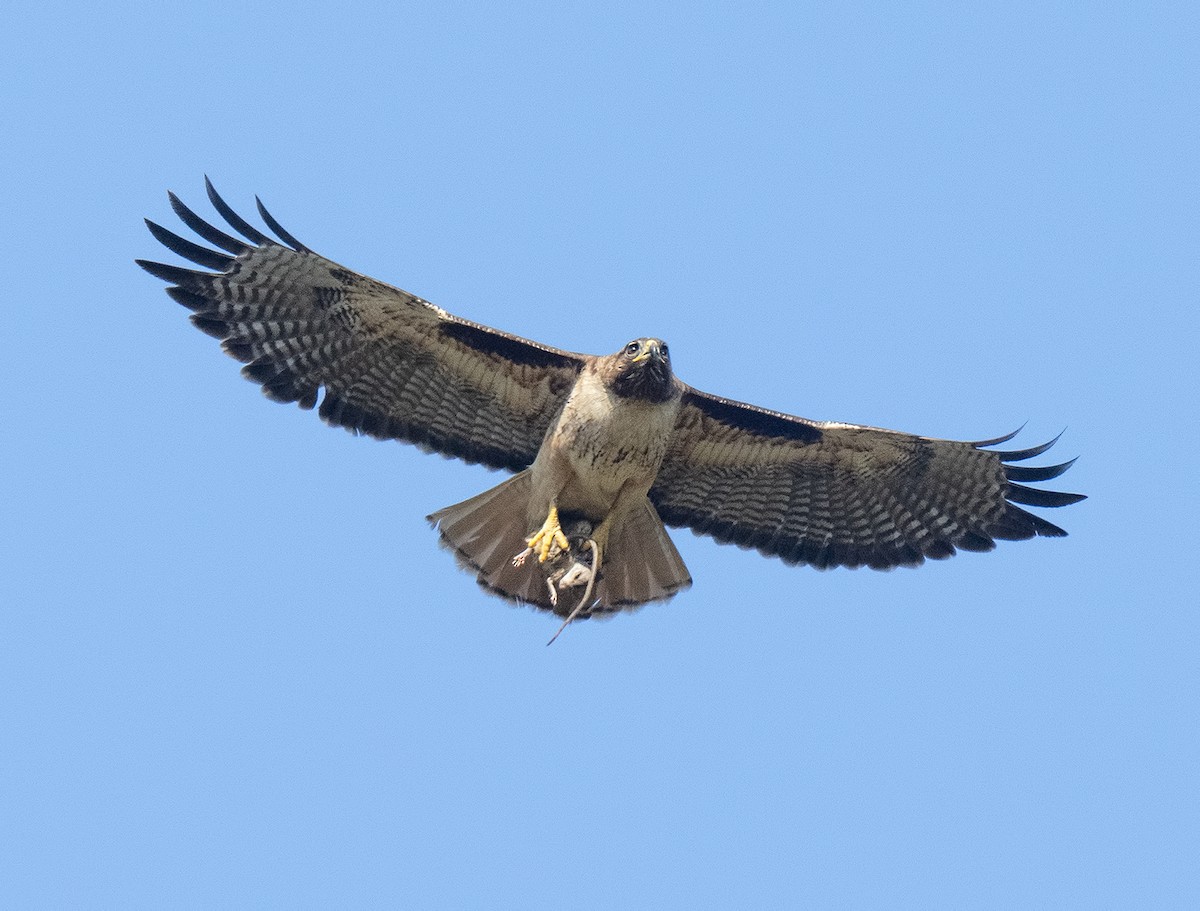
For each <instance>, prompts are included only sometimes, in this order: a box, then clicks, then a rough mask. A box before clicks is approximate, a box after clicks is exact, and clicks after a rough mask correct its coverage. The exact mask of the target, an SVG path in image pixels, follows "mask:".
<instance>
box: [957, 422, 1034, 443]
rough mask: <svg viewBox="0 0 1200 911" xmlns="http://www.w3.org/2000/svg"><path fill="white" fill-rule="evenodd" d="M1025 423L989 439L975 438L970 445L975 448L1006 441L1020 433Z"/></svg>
mask: <svg viewBox="0 0 1200 911" xmlns="http://www.w3.org/2000/svg"><path fill="white" fill-rule="evenodd" d="M1028 423H1029V422H1028V421H1026V422H1025V424H1028ZM1025 424H1022V425H1021V426H1020V427H1018V428H1017V429H1016V430H1014V431H1013V432H1012V433H1006V434H1004V436H1002V437H996V438H994V439H991V440H976V441H975V442H974V443H972V444H971V445H972V446H974V447H975V448H976V449H982V448H983V447H984V446H995V445H997V444H999V443H1007V442H1008V441H1009V440H1011V439H1012V438H1013V437H1015V436H1016V435H1017V434H1018V433H1020V432H1021V431H1022V430H1024V429H1025Z"/></svg>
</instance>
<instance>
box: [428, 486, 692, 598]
mask: <svg viewBox="0 0 1200 911" xmlns="http://www.w3.org/2000/svg"><path fill="white" fill-rule="evenodd" d="M531 491H532V483H531V479H530V475H529V471H528V470H526V471H522V472H521V473H520V474H516V475H514V476H513V477H511V478H509V479H508V480H506V481H504V482H502V483H500V484H498V485H496V486H495V487H493V488H491V489H490V490H485V491H484V492H483V493H481V494H478V495H476V496H474V497H471V498H470V499H468V500H463V501H462V502H461V503H456V504H454V505H453V506H447V507H446V508H445V509H439V510H438V511H437V512H435V513H433V514H431V515H430V516H429V517H428V518H429V521H430V523H432V524H433V525H434V527H435V528H437V530H438V532H439V534H440V535H441V543H442V545H443V546H444V547H446V548H447V549H449V550H450V551H451V552H452V553H453V554H454V556H455V558H456V559H457V561H458V563H459V565H460V566H461V567H462V568H463V569H465V570H466V571H468V572H470V573H473V574H474V575H475V577H476V580H477V581H478V582H479V584H480V585H481V586H482V587H483V588H485V589H487V590H488V591H489V592H492V593H493V594H496V595H499V596H500V597H502V598H505V599H507V600H509V601H515V602H517V603H519V604H528V605H530V606H532V607H536V608H539V609H540V610H546V611H551V612H553V613H555V614H558V615H559V616H560V617H567V616H569V615H570V614H571V613H572V612H575V611H576V609H577V608H578V611H577V612H576V613H575V616H576V617H577V618H579V619H583V618H585V617H591V616H597V615H604V614H611V613H615V612H616V611H620V610H630V609H633V608H636V607H639V606H641V605H642V604H645V603H647V602H649V601H663V600H666V599H667V598H670V597H671V596H672V595H674V594H675V593H676V592H679V591H682V590H683V589H685V588H687V587H688V586H690V585H691V584H692V580H691V576H690V575H689V574H688V570H687V567H686V566H685V565H684V563H683V559H682V558H681V557H680V556H679V552H678V551H677V550H676V549H675V545H674V544H673V543H672V542H671V539H670V537H668V536H667V530H666V528H664V527H663V524H662V521H661V520H660V519H659V517H658V513H657V512H656V511H655V509H654V507H653V506H652V505H651V504H650V501H649V500H646V501H644V502H643V504H642V506H641V507H639V508H638V509H637V510H635V511H634V512H633V513H632V514H631V515H630V516H628V517H627V518H626V519H625V520H624V521H622V522H619V523H618V524H617V525H616V527H614V529H613V531H612V534H611V536H610V538H609V544H608V547H607V548H606V549H605V550H604V552H603V556H602V561H601V566H600V572H599V576H598V577H597V579H596V581H595V584H594V585H593V586H592V594H591V596H590V600H591V601H592V603H591V604H587V605H583V606H582V607H580V604H579V599H580V598H581V597H583V595H584V592H585V590H586V587H587V586H586V584H585V583H586V581H587V579H588V578H589V574H590V573H591V571H592V565H591V553H592V551H590V550H589V549H588V548H586V547H584V546H583V543H584V541H585V540H586V539H587V538H588V536H589V534H590V532H591V524H590V523H586V522H581V523H580V524H579V525H578V526H577V528H576V529H575V530H571V529H570V528H569V527H568V535H569V536H570V539H571V545H572V550H571V553H570V554H569V555H568V554H561V555H558V556H557V557H554V558H552V559H551V560H549V561H547V562H546V563H539V562H538V561H537V558H536V557H534V556H532V555H530V556H528V557H527V558H526V559H524V560H522V561H520V562H519V563H514V560H513V558H514V557H516V556H517V555H518V554H521V553H522V552H523V551H525V549H526V541H527V539H528V537H529V535H530V534H531V530H530V529H529V528H527V527H526V525H527V523H528V518H527V517H528V512H529V497H530V494H531ZM556 583H557V584H556ZM552 591H553V593H552Z"/></svg>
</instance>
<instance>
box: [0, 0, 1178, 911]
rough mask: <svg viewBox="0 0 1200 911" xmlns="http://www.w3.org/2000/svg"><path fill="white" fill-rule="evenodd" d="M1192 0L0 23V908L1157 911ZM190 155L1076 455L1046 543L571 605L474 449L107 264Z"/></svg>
mask: <svg viewBox="0 0 1200 911" xmlns="http://www.w3.org/2000/svg"><path fill="white" fill-rule="evenodd" d="M1198 25H1200V22H1198V19H1197V15H1196V13H1195V11H1194V9H1193V8H1192V6H1191V5H1189V4H1177V5H1173V4H1156V3H1149V4H1146V3H1137V4H1134V3H1109V4H1104V5H1099V4H1097V5H1080V4H1053V3H1051V4H1042V3H1039V4H1011V3H1010V4H996V5H980V4H972V5H965V6H964V5H961V4H945V5H938V4H917V5H906V6H905V7H904V8H901V6H900V5H896V4H865V5H857V4H856V5H847V4H838V5H829V6H820V7H815V6H808V5H799V4H780V5H749V6H747V5H743V4H737V5H734V4H728V5H725V4H697V5H669V4H658V5H653V4H652V5H644V4H628V5H626V4H605V5H603V9H600V8H597V9H595V10H591V11H582V12H581V11H580V10H578V9H573V8H571V7H570V6H563V5H561V4H521V3H518V4H515V5H513V4H505V5H503V6H501V5H499V4H497V5H494V6H485V5H482V4H457V3H443V4H425V5H420V6H412V5H409V4H395V5H383V4H378V5H365V4H350V5H349V6H348V7H347V6H341V5H338V6H328V7H321V6H304V5H300V6H296V7H291V8H287V9H286V10H285V9H284V8H281V7H279V6H278V4H262V3H246V4H241V5H239V6H237V7H231V6H229V5H228V4H221V5H217V4H208V3H205V2H197V3H193V4H189V5H187V7H186V8H178V9H169V8H167V7H163V6H161V5H152V4H128V3H125V4H123V3H117V4H116V5H115V6H113V7H110V8H109V11H108V12H107V13H106V14H105V15H103V16H100V15H98V14H97V15H89V16H87V17H83V16H81V15H77V14H76V13H73V12H71V11H70V10H67V9H48V8H38V9H36V10H34V9H31V8H25V9H19V10H18V11H17V12H16V13H15V14H14V13H12V12H10V14H9V17H8V19H7V21H6V29H5V32H6V34H5V35H4V37H0V45H2V47H0V50H2V51H3V53H0V104H2V108H3V110H4V111H5V118H4V119H5V122H6V130H5V134H6V138H5V140H4V142H3V143H2V144H0V164H3V173H4V174H5V175H6V180H5V205H4V212H5V214H4V216H3V218H0V232H2V234H3V236H2V240H3V244H2V249H3V250H4V260H3V262H4V265H5V269H4V273H5V279H6V293H5V295H4V297H5V318H4V320H3V328H2V330H0V331H2V332H3V338H4V341H5V345H4V350H5V351H6V352H7V353H6V356H5V358H3V361H2V362H0V374H2V375H3V377H4V380H5V387H6V389H7V391H8V394H7V396H6V406H5V416H6V421H5V424H6V426H7V431H6V434H5V442H4V444H3V446H2V447H0V462H2V463H3V469H4V470H3V476H4V478H5V479H6V480H5V482H4V493H3V513H4V521H3V523H2V524H0V554H2V556H0V565H2V566H3V572H2V573H0V730H2V731H3V732H4V733H3V735H2V738H0V740H2V743H0V818H2V819H3V820H4V821H3V824H2V825H0V904H3V905H5V906H8V907H65V906H72V907H123V908H129V907H213V906H217V905H233V906H239V905H240V906H248V907H251V906H252V907H270V906H276V907H306V906H307V907H328V906H341V907H348V906H366V905H371V906H385V907H386V906H393V907H420V908H467V907H489V908H561V907H574V908H613V907H625V908H651V907H653V908H672V907H678V908H703V907H778V908H784V907H838V908H878V907H914V908H916V907H919V908H935V907H945V908H968V907H985V908H986V907H994V908H1015V907H1096V906H1101V905H1103V906H1108V907H1133V906H1137V907H1156V908H1172V907H1178V908H1183V907H1196V906H1197V905H1198V904H1200V883H1198V877H1197V874H1196V872H1195V871H1196V856H1197V849H1198V846H1200V837H1198V836H1200V831H1198V828H1200V826H1198V824H1197V819H1198V818H1200V814H1198V812H1197V811H1198V806H1197V804H1198V798H1200V782H1198V778H1197V771H1196V769H1197V767H1198V765H1197V762H1198V759H1200V756H1198V753H1200V750H1198V745H1200V743H1198V738H1197V733H1196V730H1197V729H1196V719H1197V709H1198V706H1197V701H1198V699H1197V694H1198V692H1200V688H1198V684H1200V674H1198V673H1197V667H1198V659H1197V655H1198V651H1200V621H1198V619H1197V604H1198V603H1200V598H1197V584H1196V579H1195V567H1196V555H1195V551H1196V543H1197V540H1196V539H1197V535H1196V530H1195V519H1194V516H1195V512H1196V507H1197V505H1198V504H1197V488H1196V481H1195V459H1194V452H1195V443H1196V406H1197V404H1198V402H1197V370H1196V360H1197V356H1196V351H1197V342H1196V338H1197V328H1198V327H1197V319H1196V315H1195V314H1196V298H1197V289H1198V287H1200V283H1198V281H1197V277H1198V276H1197V237H1198V231H1197V227H1198V225H1197V214H1196V213H1197V211H1200V205H1198V203H1200V199H1198V198H1197V195H1198V194H1197V184H1196V162H1197V160H1198V158H1197V152H1198V149H1197V142H1196V134H1195V127H1196V123H1197V122H1198V120H1197V113H1198V112H1197V102H1196V98H1197V71H1196V67H1195V64H1194V62H1193V61H1192V59H1191V52H1190V51H1189V47H1190V48H1191V51H1194V45H1195V37H1196V34H1197V28H1198ZM205 173H207V174H209V175H210V176H211V177H212V179H213V181H214V182H215V183H216V185H217V186H218V188H219V189H220V190H221V191H222V192H223V193H224V194H225V196H226V198H227V199H228V200H229V201H230V202H231V203H232V204H233V205H234V206H235V207H236V208H238V209H239V210H244V211H245V212H246V213H247V214H249V213H250V212H252V208H253V197H254V194H259V195H261V196H262V198H263V199H264V201H265V202H266V203H267V204H268V206H270V208H271V209H272V212H273V213H274V214H275V215H276V216H277V217H278V218H279V219H280V221H281V222H282V223H283V224H284V225H285V226H286V227H288V228H289V229H290V230H291V231H292V232H293V233H295V234H296V235H297V236H299V237H300V238H301V239H302V240H303V241H304V242H305V243H307V244H308V245H310V246H311V247H314V248H315V249H317V250H318V251H320V252H322V253H325V254H326V255H328V256H330V257H332V258H334V259H336V260H339V261H341V262H343V263H345V264H347V265H349V266H352V267H354V268H356V269H358V270H360V271H363V272H366V273H368V274H371V275H374V276H377V277H379V278H381V279H384V280H386V281H389V282H392V283H394V284H397V285H400V286H402V287H405V288H407V289H409V290H412V291H414V292H416V293H418V294H421V295H422V296H424V297H426V298H428V299H430V300H432V301H434V302H436V303H438V304H439V305H441V306H443V307H445V308H447V309H449V310H451V311H452V312H455V313H458V314H461V315H463V316H466V317H469V318H471V319H475V320H478V321H480V322H484V323H488V324H491V325H496V326H500V327H503V328H506V329H508V330H510V331H514V332H518V333H521V334H524V335H528V336H532V337H535V338H538V339H540V340H544V341H546V342H549V343H551V344H555V345H559V346H561V347H565V348H569V349H573V350H582V351H593V352H607V351H611V350H615V349H616V348H617V347H618V346H619V345H621V344H622V343H623V342H625V341H626V340H627V339H628V338H630V337H633V336H637V335H659V336H662V337H664V338H666V339H667V340H668V341H669V342H670V344H671V350H672V355H673V360H674V363H675V368H676V370H677V372H678V373H679V374H680V375H681V376H682V377H683V378H684V379H685V380H686V381H687V382H689V383H691V384H692V385H694V386H697V387H699V388H701V389H705V390H709V391H713V392H717V393H720V394H723V395H727V396H730V397H733V398H738V399H742V400H747V401H752V402H757V403H761V404H763V405H767V406H770V407H772V408H776V409H779V410H782V411H788V412H791V413H796V414H801V415H804V416H807V417H812V418H819V419H836V420H847V421H855V422H860V423H867V424H875V425H881V426H886V427H895V428H897V429H903V430H909V431H913V432H917V433H923V434H927V435H933V436H942V437H955V438H961V439H979V438H982V437H988V436H993V435H997V434H1000V433H1003V432H1006V431H1008V430H1011V429H1013V428H1015V427H1016V426H1018V425H1020V424H1021V423H1022V422H1024V421H1028V422H1029V423H1028V426H1027V429H1026V431H1025V433H1024V435H1023V436H1022V437H1021V438H1020V440H1021V441H1022V442H1025V443H1028V444H1033V443H1038V442H1041V441H1043V440H1044V439H1046V438H1048V437H1050V436H1053V435H1054V434H1056V433H1058V432H1059V431H1060V430H1061V429H1062V428H1063V427H1064V426H1065V427H1068V430H1067V433H1066V434H1065V435H1064V437H1063V439H1062V441H1061V442H1060V443H1059V445H1058V448H1057V449H1056V450H1055V451H1054V453H1052V454H1051V455H1061V456H1062V457H1063V458H1069V457H1071V456H1075V455H1079V456H1081V458H1080V460H1079V463H1078V464H1077V465H1076V466H1075V467H1074V468H1073V469H1072V470H1071V472H1070V473H1069V474H1068V475H1066V476H1065V477H1064V478H1063V479H1062V483H1061V489H1068V490H1078V491H1082V492H1085V493H1087V494H1089V495H1090V499H1089V500H1087V501H1086V502H1084V503H1082V504H1080V505H1078V506H1074V507H1071V508H1069V509H1065V510H1058V511H1055V512H1053V513H1051V514H1049V516H1048V517H1049V518H1051V519H1052V520H1053V521H1056V522H1060V523H1061V524H1063V525H1065V526H1066V527H1067V528H1068V529H1069V530H1070V532H1071V536H1070V537H1069V538H1066V539H1064V540H1036V541H1032V542H1023V543H1015V544H1014V543H1009V544H1001V546H1000V547H999V548H998V549H997V550H996V551H995V552H994V553H991V554H987V555H977V554H965V555H962V556H960V557H957V558H955V559H954V560H951V561H948V562H945V563H938V564H934V565H930V566H926V567H924V568H922V569H920V570H914V571H909V570H900V571H896V572H892V573H872V572H868V571H858V572H848V571H844V570H840V571H835V572H829V573H818V572H816V571H813V570H809V569H804V568H793V567H786V566H783V565H782V564H780V563H778V562H775V561H770V560H766V559H763V558H762V557H760V556H758V555H757V554H754V553H750V552H745V551H741V550H738V549H736V548H729V547H720V546H717V545H716V544H714V543H713V542H711V541H710V540H707V539H701V538H697V537H694V536H693V535H691V534H690V533H689V532H686V531H679V532H676V533H675V535H674V537H675V539H676V541H677V542H678V545H679V547H680V550H681V552H682V554H683V556H684V558H685V559H686V561H687V562H688V564H689V566H690V567H691V569H692V572H693V576H694V577H695V587H694V588H693V589H692V590H691V591H690V592H688V593H686V594H684V595H683V596H680V597H679V598H677V599H675V601H673V602H671V603H670V604H668V605H657V606H651V607H648V608H646V609H644V610H642V611H641V612H639V613H637V614H634V615H629V616H622V617H619V618H617V619H615V620H612V621H609V622H606V623H587V624H578V625H576V626H573V627H572V628H570V629H569V630H568V632H567V633H566V635H564V636H563V637H562V638H561V639H560V640H559V642H557V643H556V644H555V646H554V647H553V648H550V649H547V648H544V647H543V645H544V643H545V641H546V639H547V637H548V636H549V634H550V633H551V632H552V631H553V629H554V626H555V623H554V622H553V621H552V619H549V618H547V617H545V616H541V615H537V614H535V613H533V612H532V611H527V610H523V609H514V608H511V607H508V606H507V605H505V604H504V603H502V602H500V601H497V600H494V599H491V598H488V597H486V596H484V595H483V594H481V593H480V592H479V591H478V590H477V588H476V586H475V584H474V582H473V581H472V580H471V579H470V578H469V577H468V576H466V575H464V574H462V573H460V572H458V571H456V569H455V568H454V565H453V561H452V560H451V559H450V558H449V557H448V556H447V555H446V554H445V553H444V552H442V551H440V550H439V549H438V547H437V546H436V543H435V536H434V534H433V533H432V532H431V531H430V530H429V528H428V527H427V526H426V524H425V522H424V519H423V517H424V516H425V514H426V513H428V512H430V511H432V510H433V509H436V508H438V507H440V506H443V505H446V504H448V503H452V502H456V501H457V500H460V499H463V498H465V497H467V496H469V495H471V494H473V493H475V492H478V491H479V490H481V489H483V488H484V487H486V486H490V485H491V484H493V483H496V482H497V481H498V480H499V479H500V476H499V475H495V474H489V473H488V472H486V471H484V470H482V469H480V468H478V467H467V466H464V465H461V464H459V463H456V462H451V461H447V460H443V459H440V458H437V457H433V456H428V455H423V454H421V453H419V452H417V451H415V450H413V449H412V448H409V447H405V446H402V445H399V444H394V443H379V442H375V441H370V440H365V439H357V438H354V437H352V436H350V435H349V434H346V433H344V432H341V431H336V430H331V429H329V428H326V427H324V426H323V425H322V424H321V423H320V422H319V421H318V420H317V419H316V418H315V417H314V416H313V415H312V414H309V413H306V412H301V411H299V410H298V409H296V408H292V407H282V406H279V405H275V404H272V403H269V402H267V401H266V400H265V399H264V398H263V397H262V396H261V395H260V394H259V393H258V392H257V391H256V389H255V388H254V387H253V386H252V385H250V384H249V383H246V382H245V381H244V380H242V379H241V378H239V376H238V374H237V369H236V364H235V363H234V362H233V361H231V360H229V359H228V358H225V357H224V356H223V355H222V354H221V353H220V351H219V350H218V348H217V345H216V344H215V343H214V342H213V341H212V340H211V339H208V338H207V337H205V336H203V335H201V334H200V333H198V332H196V331H195V330H194V329H192V327H191V326H190V325H189V324H188V323H187V320H186V314H185V312H184V311H183V309H182V308H180V307H178V306H177V305H176V304H174V303H173V302H171V301H170V300H169V299H168V298H167V297H166V296H165V295H164V294H163V292H162V290H161V283H160V282H157V281H155V280H154V279H152V278H151V277H149V276H148V275H146V274H144V273H142V272H141V271H140V270H138V269H137V268H136V267H134V265H133V259H134V258H135V257H145V256H160V255H161V253H160V250H159V248H158V246H157V244H156V243H155V242H154V241H153V239H152V238H151V237H150V236H149V235H148V234H147V233H146V231H145V229H144V227H143V225H142V221H141V219H142V218H143V216H149V217H151V218H154V219H156V220H159V221H163V222H169V221H170V220H171V215H170V211H169V209H168V206H167V201H166V191H167V190H168V189H173V190H175V191H176V192H177V193H179V194H180V195H181V196H182V197H183V198H184V199H185V201H188V202H189V203H190V204H192V205H193V206H194V207H196V208H197V209H198V210H199V211H204V212H207V211H209V210H208V209H207V203H206V202H205V201H204V198H203V183H202V178H203V175H204V174H205Z"/></svg>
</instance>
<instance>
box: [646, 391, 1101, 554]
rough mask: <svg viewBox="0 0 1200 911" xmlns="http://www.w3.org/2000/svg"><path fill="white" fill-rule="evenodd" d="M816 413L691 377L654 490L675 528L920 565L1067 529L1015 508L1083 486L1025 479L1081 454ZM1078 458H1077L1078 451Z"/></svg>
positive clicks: (1045, 474)
mask: <svg viewBox="0 0 1200 911" xmlns="http://www.w3.org/2000/svg"><path fill="white" fill-rule="evenodd" d="M1015 435H1016V434H1015V433H1012V434H1009V435H1008V436H1004V437H999V438H997V439H994V440H982V441H979V442H975V443H960V442H955V441H953V440H935V439H930V438H927V437H919V436H913V435H911V434H907V433H897V432H895V431H891V430H881V429H878V428H875V427H860V426H857V425H854V424H836V423H823V422H816V421H807V420H804V419H803V418H797V417H792V416H790V415H785V414H780V413H778V412H774V411H768V410H766V409H763V408H757V407H755V406H753V405H746V404H743V403H741V402H733V401H730V400H728V399H723V398H719V397H717V396H713V395H708V394H707V393H703V392H699V391H697V390H695V389H691V388H688V389H687V390H686V391H685V393H684V396H683V405H682V407H681V409H680V413H679V418H678V420H677V422H676V425H675V434H674V437H673V440H672V443H671V447H670V448H669V449H668V451H667V456H666V458H665V459H664V461H663V465H662V469H661V471H660V472H659V475H658V480H657V481H656V482H655V484H654V486H653V487H652V488H651V490H650V499H651V500H652V501H653V502H654V505H655V506H656V507H657V508H658V511H659V514H660V515H661V516H662V519H663V521H664V522H666V523H667V524H668V525H682V526H687V527H689V528H691V529H693V530H694V531H696V532H700V533H702V534H707V535H711V536H712V537H714V538H716V539H717V540H718V541H722V542H726V543H734V544H739V545H742V546H744V547H754V548H757V549H758V550H759V551H761V552H762V553H764V554H767V555H770V556H778V557H782V558H783V559H784V560H785V561H786V562H788V563H808V564H810V565H812V566H816V567H819V568H822V569H824V568H827V567H832V566H851V567H854V566H870V567H872V568H874V569H888V568H890V567H893V566H916V565H919V564H920V563H922V562H924V560H925V558H927V557H928V558H931V559H944V558H946V557H949V556H951V555H953V554H954V552H955V550H956V549H962V550H975V551H983V550H991V549H992V548H993V547H995V540H996V539H1005V540H1020V539H1024V538H1032V537H1033V536H1035V535H1046V536H1062V535H1065V534H1066V532H1065V531H1063V530H1062V529H1061V528H1059V527H1058V526H1056V525H1052V524H1051V523H1049V522H1047V521H1046V520H1045V519H1043V518H1041V517H1040V516H1036V515H1033V514H1032V513H1030V512H1027V511H1026V510H1024V509H1021V508H1020V507H1019V506H1017V505H1015V504H1017V503H1022V504H1025V505H1029V506H1066V505H1068V504H1070V503H1075V502H1078V501H1079V500H1082V499H1084V497H1083V496H1082V495H1081V494H1073V493H1059V492H1057V491H1051V490H1039V489H1037V488H1032V487H1026V486H1024V485H1022V484H1019V483H1017V482H1019V481H1046V480H1049V479H1051V478H1055V477H1057V476H1058V475H1060V474H1062V473H1063V472H1064V471H1066V470H1067V469H1068V468H1069V467H1070V466H1071V462H1065V463H1063V464H1061V465H1051V466H1046V467H1042V468H1029V467H1021V466H1018V465H1014V464H1012V463H1013V462H1020V461H1023V460H1024V459H1028V458H1032V457H1034V456H1036V455H1040V454H1041V453H1043V452H1045V451H1046V450H1047V449H1049V448H1050V447H1051V446H1052V445H1053V444H1054V442H1055V441H1056V440H1057V437H1056V438H1055V439H1054V440H1051V441H1050V442H1049V443H1046V444H1044V445H1041V446H1034V447H1032V448H1030V449H1023V450H1014V451H1009V452H1000V451H996V450H992V449H986V448H984V447H988V446H993V445H995V444H998V443H1003V442H1005V441H1006V440H1010V439H1012V438H1013V437H1014V436H1015ZM1072 461H1074V460H1072Z"/></svg>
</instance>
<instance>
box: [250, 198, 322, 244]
mask: <svg viewBox="0 0 1200 911" xmlns="http://www.w3.org/2000/svg"><path fill="white" fill-rule="evenodd" d="M254 202H255V204H256V205H257V206H258V214H259V215H261V216H262V220H263V221H265V222H266V223H267V227H268V228H270V229H271V230H272V231H274V232H275V235H276V236H277V237H278V238H279V239H280V240H282V241H283V242H284V243H285V244H287V245H288V246H290V247H291V248H292V249H293V250H296V251H297V252H301V253H307V252H311V251H310V250H309V249H308V247H306V246H304V244H302V243H300V241H298V240H296V238H295V237H294V236H292V234H291V232H290V231H287V230H285V229H284V227H283V225H281V224H280V223H279V222H278V221H276V220H275V216H273V215H272V214H271V213H270V212H268V211H267V207H266V206H264V205H263V203H262V200H261V199H259V198H258V197H257V196H255V197H254Z"/></svg>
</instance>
